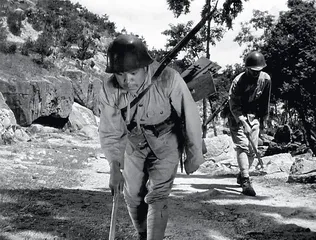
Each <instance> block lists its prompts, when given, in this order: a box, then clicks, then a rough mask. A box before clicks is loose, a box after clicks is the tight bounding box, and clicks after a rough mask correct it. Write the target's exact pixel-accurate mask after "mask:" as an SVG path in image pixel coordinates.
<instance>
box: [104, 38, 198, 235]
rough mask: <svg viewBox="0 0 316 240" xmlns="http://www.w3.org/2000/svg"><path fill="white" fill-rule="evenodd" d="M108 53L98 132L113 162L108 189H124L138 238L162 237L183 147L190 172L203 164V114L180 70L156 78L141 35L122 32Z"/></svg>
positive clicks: (154, 68)
mask: <svg viewBox="0 0 316 240" xmlns="http://www.w3.org/2000/svg"><path fill="white" fill-rule="evenodd" d="M107 57H108V64H107V68H106V72H108V73H112V74H113V75H112V76H111V77H110V78H109V79H107V80H105V81H104V82H103V86H102V89H101V92H100V109H101V116H100V127H99V133H100V141H101V147H102V149H103V151H104V153H105V156H106V158H107V159H108V161H109V165H110V182H109V187H110V188H111V190H112V194H113V193H114V192H120V191H122V190H123V194H124V198H125V201H126V204H127V208H128V212H129V215H130V218H131V220H132V222H133V225H134V227H135V229H136V231H137V233H138V237H139V239H148V240H162V239H163V237H164V233H165V228H166V225H167V221H168V203H167V198H168V196H169V194H170V191H171V187H172V184H173V181H174V178H175V175H176V172H177V168H178V163H179V160H180V158H181V155H182V150H183V148H182V146H184V148H185V151H186V156H187V158H186V160H185V162H184V167H185V171H186V173H187V174H190V173H193V172H195V171H196V170H197V169H198V167H199V165H200V164H201V163H203V162H204V158H203V155H202V143H201V134H202V133H201V121H200V116H199V112H198V109H197V106H196V103H195V102H194V100H193V98H192V96H191V93H190V92H189V90H188V87H187V85H186V83H185V82H184V80H183V79H182V78H181V76H180V75H179V73H178V72H176V71H175V70H173V69H171V68H169V67H166V68H165V69H164V70H163V72H162V73H161V75H160V76H159V77H158V79H156V80H155V81H154V82H152V78H151V77H152V76H153V74H154V72H155V70H156V69H157V67H158V66H159V64H158V63H157V62H156V61H154V60H153V59H152V57H151V56H150V55H149V53H148V51H147V48H146V47H145V45H144V44H143V42H142V41H141V40H140V39H138V38H137V37H135V36H132V35H120V36H118V37H117V38H116V39H115V40H114V41H113V42H112V43H111V44H110V46H109V49H108V53H107ZM151 84H152V85H151ZM148 86H151V87H150V88H149V90H148V91H147V92H146V94H145V95H143V96H142V98H139V99H138V102H137V103H136V104H135V105H132V104H131V103H132V101H133V100H135V99H136V100H137V98H138V97H139V95H140V94H141V93H142V91H143V90H144V89H147V87H148ZM125 109H126V110H125ZM123 110H124V111H123ZM182 123H183V124H182ZM180 125H183V126H184V128H183V129H182V131H181V130H180V129H179V128H178V127H179V126H180ZM182 133H183V134H184V136H183V135H182ZM181 141H184V144H181Z"/></svg>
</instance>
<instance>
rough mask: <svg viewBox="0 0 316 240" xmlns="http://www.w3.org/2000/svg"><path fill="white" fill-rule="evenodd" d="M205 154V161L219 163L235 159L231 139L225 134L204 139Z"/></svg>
mask: <svg viewBox="0 0 316 240" xmlns="http://www.w3.org/2000/svg"><path fill="white" fill-rule="evenodd" d="M204 141H205V145H206V148H207V153H206V154H204V157H205V159H206V161H209V160H211V161H213V162H219V161H222V160H229V159H236V151H235V148H234V147H235V145H234V143H233V141H232V138H231V137H230V136H228V135H226V134H223V135H218V136H216V137H211V138H205V139H204Z"/></svg>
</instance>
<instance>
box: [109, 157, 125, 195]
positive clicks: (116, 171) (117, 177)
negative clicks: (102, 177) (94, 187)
mask: <svg viewBox="0 0 316 240" xmlns="http://www.w3.org/2000/svg"><path fill="white" fill-rule="evenodd" d="M110 166H111V169H110V181H109V187H110V189H111V193H112V195H114V193H120V192H122V191H123V187H124V177H123V174H122V172H121V169H120V167H119V164H118V163H115V162H113V163H111V164H110Z"/></svg>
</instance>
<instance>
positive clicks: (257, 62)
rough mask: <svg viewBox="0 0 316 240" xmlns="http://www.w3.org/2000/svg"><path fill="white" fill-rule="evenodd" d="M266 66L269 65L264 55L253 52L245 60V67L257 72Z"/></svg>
mask: <svg viewBox="0 0 316 240" xmlns="http://www.w3.org/2000/svg"><path fill="white" fill-rule="evenodd" d="M266 66H267V64H266V61H265V59H264V56H263V55H262V53H260V52H257V51H253V52H251V53H249V54H248V55H247V57H246V60H245V67H247V68H250V69H252V70H255V71H260V70H262V69H263V68H264V67H266Z"/></svg>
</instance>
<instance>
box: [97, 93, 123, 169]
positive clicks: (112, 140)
mask: <svg viewBox="0 0 316 240" xmlns="http://www.w3.org/2000/svg"><path fill="white" fill-rule="evenodd" d="M106 94H107V93H106V92H105V91H104V90H101V92H100V111H101V114H100V124H99V136H100V143H101V148H102V150H103V152H104V154H105V157H106V158H107V160H108V161H109V164H110V165H112V164H113V163H115V165H117V163H118V165H119V167H120V168H121V169H122V168H123V167H124V152H125V148H126V142H127V130H126V124H125V122H124V120H123V118H122V115H121V110H120V109H119V108H117V107H116V106H112V105H111V104H110V103H109V101H108V96H106Z"/></svg>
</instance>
